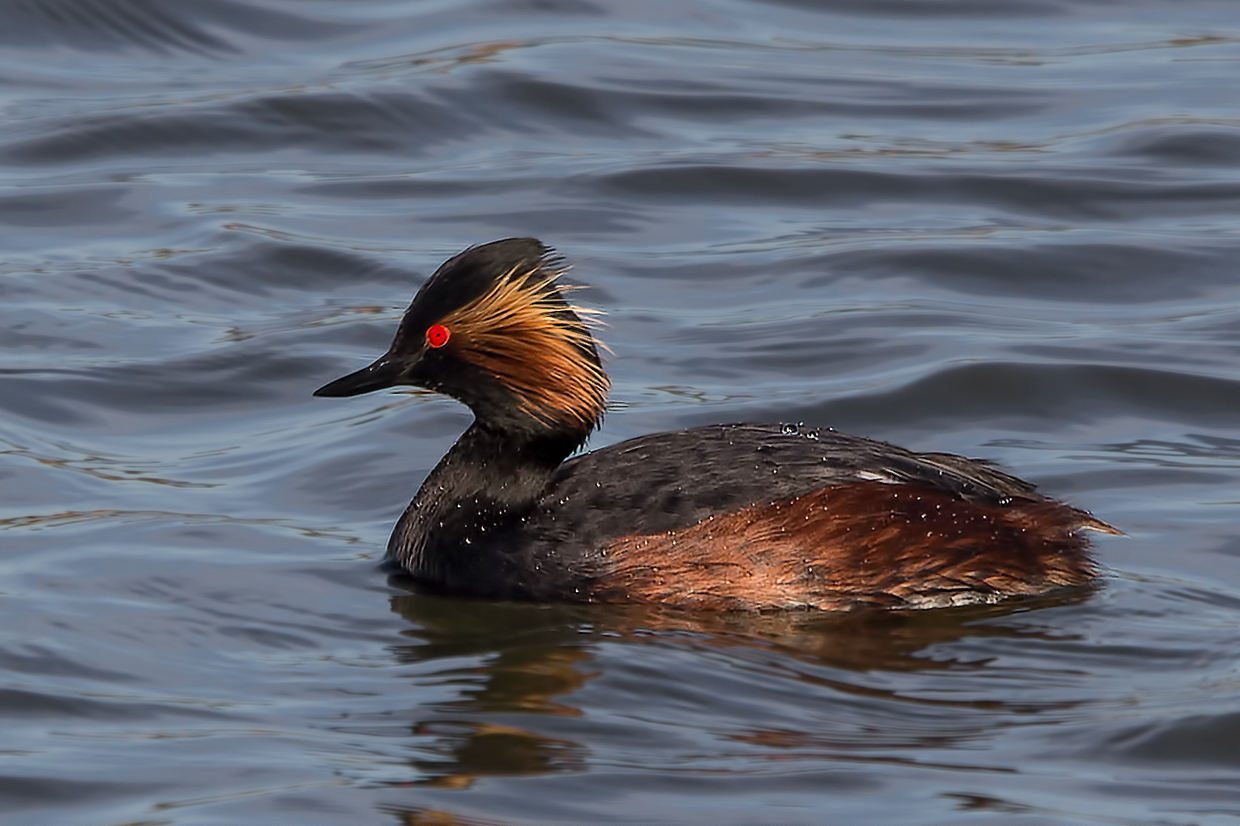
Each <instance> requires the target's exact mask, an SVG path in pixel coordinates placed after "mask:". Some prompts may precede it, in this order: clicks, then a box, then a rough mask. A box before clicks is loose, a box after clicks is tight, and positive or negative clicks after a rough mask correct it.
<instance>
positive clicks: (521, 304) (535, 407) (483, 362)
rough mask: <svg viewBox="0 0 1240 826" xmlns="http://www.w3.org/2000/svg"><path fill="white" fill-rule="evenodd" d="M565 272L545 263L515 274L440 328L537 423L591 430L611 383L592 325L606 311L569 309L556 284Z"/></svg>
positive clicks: (466, 358) (498, 281)
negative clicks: (445, 329)
mask: <svg viewBox="0 0 1240 826" xmlns="http://www.w3.org/2000/svg"><path fill="white" fill-rule="evenodd" d="M566 271H567V267H560V268H556V267H554V266H552V265H549V263H548V262H540V263H538V264H536V265H534V266H533V267H524V268H523V267H520V266H517V267H513V268H512V269H511V270H509V271H508V272H506V273H504V275H502V276H501V277H500V278H498V279H496V281H495V283H494V284H493V285H492V286H491V288H490V289H488V290H487V291H486V292H485V293H483V294H482V295H481V296H479V297H478V298H476V299H474V300H473V301H470V302H469V303H468V304H465V305H464V306H462V307H460V308H458V309H456V310H453V311H452V312H451V313H449V314H448V315H447V316H445V317H444V318H442V319H440V322H439V323H440V324H442V325H443V326H445V327H447V328H448V329H449V330H451V331H452V338H451V348H450V349H452V351H453V352H454V353H455V354H456V355H457V356H458V357H459V358H461V359H462V360H464V361H467V362H469V363H470V364H473V365H475V366H476V367H479V368H481V369H483V370H485V371H487V372H488V373H490V374H491V375H493V376H495V377H496V378H497V379H499V380H500V381H501V382H502V383H503V384H504V385H505V386H506V387H507V388H508V389H509V390H511V391H512V392H513V393H514V394H515V395H516V397H517V399H518V400H519V402H520V404H521V408H522V410H524V411H525V412H526V413H528V414H529V415H531V416H533V417H534V418H536V419H539V420H540V421H542V422H544V423H547V424H551V423H555V422H559V423H564V424H570V425H573V426H575V427H579V428H582V429H585V430H589V429H591V428H593V427H594V425H595V424H597V423H598V420H599V418H600V417H601V416H602V414H603V405H604V403H605V401H606V399H607V390H608V388H609V387H610V382H609V381H608V379H607V374H606V373H604V372H603V368H602V367H601V366H599V364H598V356H597V353H596V351H595V347H594V345H595V342H594V338H593V336H591V335H590V329H589V327H588V326H587V322H586V321H584V320H583V317H584V318H585V319H587V320H591V321H593V320H594V319H595V318H596V317H597V316H599V315H601V314H602V313H601V311H599V310H594V309H590V308H586V307H577V306H574V305H570V304H568V303H567V302H565V300H564V298H563V295H562V294H561V291H569V290H572V289H574V288H572V287H563V288H562V287H560V286H559V285H557V284H556V283H555V282H556V280H557V279H558V278H559V277H560V276H561V275H563V274H564V273H565V272H566Z"/></svg>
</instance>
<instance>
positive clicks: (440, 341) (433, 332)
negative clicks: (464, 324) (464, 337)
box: [426, 324, 452, 348]
mask: <svg viewBox="0 0 1240 826" xmlns="http://www.w3.org/2000/svg"><path fill="white" fill-rule="evenodd" d="M451 335H452V333H450V332H448V328H447V327H445V326H443V325H442V324H432V325H431V326H430V327H428V328H427V329H426V343H427V344H429V345H430V346H432V347H435V348H439V347H442V346H444V345H445V344H447V343H448V338H449V336H451Z"/></svg>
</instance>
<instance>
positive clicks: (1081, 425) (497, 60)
mask: <svg viewBox="0 0 1240 826" xmlns="http://www.w3.org/2000/svg"><path fill="white" fill-rule="evenodd" d="M1238 11H1240V10H1238V9H1237V6H1236V4H1235V3H1234V2H1217V3H1216V2H1197V1H1196V0H1161V1H1158V0H1149V1H1148V2H1136V1H1135V0H1134V2H1128V3H1110V2H1101V1H1099V2H1087V1H1086V0H992V2H973V0H941V1H939V2H931V1H930V0H867V2H857V1H856V0H837V2H821V3H814V2H809V1H808V0H804V1H803V2H802V1H799V0H787V2H754V1H752V0H718V2H691V1H690V0H665V2H645V0H635V1H634V2H623V3H605V2H601V0H598V2H592V1H587V0H548V2H536V1H535V0H525V1H524V2H503V1H501V0H495V1H494V2H458V1H454V2H442V0H441V1H440V2H413V0H386V1H385V0H350V2H324V1H322V0H320V1H319V2H307V1H306V0H179V1H174V0H162V1H161V2H157V1H156V0H127V1H126V0H26V2H21V1H20V0H14V2H9V3H5V4H3V5H2V6H0V107H2V112H3V118H0V236H2V237H0V720H2V724H3V735H0V820H3V821H4V822H5V823H14V824H22V825H23V826H44V824H47V825H48V826H53V825H54V826H78V824H82V826H86V825H87V824H89V825H90V826H120V825H121V824H143V826H153V825H154V824H177V825H178V826H182V825H183V824H230V825H232V824H290V826H291V825H292V824H296V825H297V826H304V825H305V824H311V825H312V826H313V825H314V824H351V825H353V824H423V825H424V826H431V824H434V826H448V825H449V824H456V825H457V826H517V825H518V824H521V825H525V824H528V825H529V826H535V824H537V825H538V826H543V825H544V824H585V823H600V824H612V823H614V824H709V826H732V825H733V824H735V825H736V826H753V825H754V824H792V825H793V826H800V824H826V823H831V824H866V826H872V825H874V824H878V825H880V826H881V825H882V824H901V826H907V824H1000V825H1001V826H1035V824H1036V825H1038V826H1040V825H1041V824H1078V823H1084V824H1104V825H1111V824H1151V825H1153V824H1158V825H1159V826H1165V824H1208V825H1210V826H1212V825H1213V824H1230V823H1236V822H1237V821H1240V668H1238V665H1237V664H1238V663H1240V537H1238V535H1237V529H1236V528H1237V525H1238V524H1240V485H1238V484H1237V483H1238V482H1240V422H1238V419H1237V413H1238V412H1240V265H1238V263H1237V262H1238V260H1240V259H1238V253H1240V232H1238V230H1237V226H1238V224H1237V219H1238V218H1240V14H1238ZM511 235H534V236H537V237H539V238H541V239H543V240H544V241H546V242H547V243H550V244H553V245H554V246H556V247H557V248H558V249H560V250H561V251H562V252H563V253H564V254H565V255H566V256H567V257H568V258H569V259H570V260H571V261H573V262H574V263H575V268H574V270H573V277H574V278H575V279H576V280H577V281H579V282H581V283H586V284H589V285H590V286H591V289H590V290H589V291H588V292H585V293H582V294H581V300H582V301H583V302H585V303H588V304H591V305H593V306H596V307H599V308H601V309H603V310H605V311H606V312H607V314H608V315H607V320H608V322H607V324H608V326H607V327H606V328H605V329H604V330H603V331H602V335H603V337H604V338H605V339H606V341H607V343H608V344H609V346H610V347H611V349H612V351H613V355H612V356H610V358H609V360H608V367H609V369H610V370H611V372H612V374H613V377H614V379H615V389H614V392H613V405H612V409H611V411H610V413H609V415H608V417H607V420H606V423H605V425H604V427H603V428H602V430H601V431H600V432H599V433H598V434H597V435H596V436H595V438H594V441H593V444H594V445H596V446H597V445H602V444H608V443H611V442H615V441H618V440H621V439H624V438H628V437H631V436H636V435H639V434H642V433H647V432H651V431H656V430H664V429H672V428H679V427H684V426H688V425H693V424H701V423H707V422H718V421H738V420H767V421H794V422H795V421H804V422H807V423H813V424H816V425H830V426H834V427H837V428H839V429H842V430H848V431H851V432H856V433H860V434H863V435H867V436H872V437H877V438H881V439H886V440H890V441H895V442H898V443H901V444H904V445H907V446H909V447H913V448H917V449H924V450H946V451H955V452H960V453H965V454H968V455H973V456H980V457H985V458H990V459H995V460H998V461H1001V462H1003V463H1005V464H1006V465H1008V466H1009V467H1010V468H1012V469H1014V470H1015V471H1017V472H1018V473H1020V474H1021V475H1023V476H1026V477H1028V478H1030V479H1032V480H1034V481H1036V482H1038V483H1039V484H1041V485H1042V486H1043V487H1044V489H1045V490H1047V491H1048V492H1050V493H1052V494H1054V495H1056V496H1060V497H1064V498H1067V499H1070V500H1071V501H1072V502H1074V503H1075V504H1078V505H1080V506H1082V507H1086V508H1089V509H1091V510H1093V511H1094V512H1095V513H1096V514H1097V515H1099V516H1100V517H1102V518H1104V519H1106V520H1107V521H1109V522H1112V523H1114V524H1115V525H1117V526H1120V527H1121V528H1123V529H1124V530H1125V531H1127V532H1128V534H1129V535H1128V537H1127V538H1115V539H1112V538H1109V537H1107V538H1104V540H1103V541H1101V542H1100V543H1099V546H1098V556H1099V559H1100V561H1101V562H1102V564H1103V566H1104V569H1105V576H1104V579H1103V581H1102V584H1101V586H1100V587H1099V588H1098V589H1096V590H1094V591H1093V592H1090V593H1081V594H1076V595H1073V597H1072V598H1070V599H1057V600H1048V601H1044V602H1041V603H1033V604H1024V605H1021V606H1017V607H1011V608H1002V609H986V610H958V611H938V612H926V613H923V614H919V615H915V616H899V615H891V616H881V615H880V616H873V615H870V616H861V615H857V616H843V617H834V616H820V617H814V616H806V615H795V616H762V617H744V616H710V615H678V614H667V613H661V612H658V611H652V610H636V609H619V608H590V607H584V608H583V607H565V606H546V605H511V604H489V603H485V602H471V601H465V600H448V599H441V598H432V597H426V596H418V595H412V594H409V593H407V592H405V591H402V590H400V589H399V588H397V587H394V586H393V585H391V584H389V583H388V581H387V580H386V578H385V576H384V575H383V574H382V573H381V572H379V571H378V570H376V567H375V563H376V562H377V560H379V559H380V557H381V555H382V549H383V545H384V542H385V541H386V538H387V533H388V531H389V529H390V526H391V524H392V522H393V521H394V519H395V518H396V516H397V515H398V514H399V512H400V511H401V509H402V508H403V507H404V505H405V503H406V502H407V500H408V499H409V497H410V495H411V494H412V492H413V491H414V490H415V488H416V486H417V485H418V483H419V482H420V480H421V478H422V476H423V474H425V473H426V471H427V470H428V469H429V468H430V467H432V466H433V464H434V463H435V462H436V461H437V459H438V457H439V456H440V455H441V454H442V452H443V451H444V450H445V449H446V447H447V446H448V445H449V444H450V443H451V442H452V440H453V439H454V438H455V436H456V434H457V433H459V431H460V430H461V429H463V428H464V427H465V426H466V424H467V423H468V421H469V417H468V414H467V413H466V412H465V411H464V410H463V409H461V408H460V407H459V406H457V405H456V404H454V403H452V402H450V401H447V400H443V399H436V398H426V397H419V396H413V395H408V394H392V393H388V394H377V395H374V396H368V397H362V398H357V399H349V400H323V399H313V398H311V396H310V393H311V392H312V391H313V390H314V389H315V388H316V387H318V386H320V385H321V384H323V383H325V382H326V381H328V380H330V379H333V378H336V377H337V376H340V375H342V374H343V373H345V372H346V371H349V370H352V369H355V368H356V367H358V366H360V365H362V364H364V363H366V361H367V360H369V359H370V358H373V357H374V356H375V355H377V354H378V353H380V352H381V351H382V350H383V349H384V348H385V347H386V346H387V343H388V340H389V338H390V335H391V333H392V330H393V328H394V324H395V321H396V319H397V318H398V317H399V313H400V309H401V308H402V307H403V306H404V305H405V304H406V303H407V301H408V299H409V297H410V295H411V294H412V292H413V291H414V289H416V287H417V286H418V285H419V284H420V283H421V281H422V279H424V278H425V277H426V275H427V274H429V272H431V271H432V270H433V268H434V267H435V266H436V265H437V264H438V263H439V262H440V261H441V260H442V259H443V258H444V257H446V256H447V255H449V254H452V253H454V252H456V251H458V250H460V249H462V248H464V247H466V246H468V245H470V244H474V243H479V242H483V241H489V240H492V239H495V238H501V237H505V236H511Z"/></svg>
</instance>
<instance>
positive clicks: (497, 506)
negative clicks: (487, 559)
mask: <svg viewBox="0 0 1240 826" xmlns="http://www.w3.org/2000/svg"><path fill="white" fill-rule="evenodd" d="M584 439H585V434H581V433H577V432H571V433H570V432H565V431H560V430H551V429H547V430H543V431H541V432H539V433H531V432H528V431H527V432H518V433H514V432H513V431H510V430H502V431H501V430H496V429H493V428H490V427H487V426H485V425H482V424H479V423H478V422H477V421H475V422H474V423H473V424H472V425H470V427H469V429H468V430H466V431H465V432H464V433H463V434H461V438H459V439H458V440H457V442H456V444H454V445H453V446H452V449H451V450H449V451H448V453H447V455H445V456H444V457H443V459H441V460H440V461H439V464H438V465H436V466H435V469H434V470H432V471H431V473H430V475H429V476H427V477H426V481H425V482H423V483H422V487H421V488H420V489H419V490H418V493H417V496H415V497H414V499H413V501H412V502H411V503H410V504H409V508H408V510H406V511H405V514H404V516H403V517H401V520H400V523H399V524H398V525H397V527H396V531H395V532H394V533H393V534H392V540H391V542H390V543H389V545H388V555H389V556H390V557H394V558H395V559H396V560H397V561H399V562H400V563H401V564H402V565H403V566H404V567H405V568H406V569H408V570H410V571H412V572H414V573H415V574H418V573H419V572H424V573H425V574H426V575H427V577H428V578H432V579H434V578H437V577H438V576H439V575H440V571H441V569H442V568H443V566H445V565H456V564H458V563H459V562H461V561H463V560H458V559H456V557H459V556H460V555H462V554H468V553H469V550H468V547H462V546H467V545H468V540H470V538H471V536H472V535H473V534H475V533H478V532H482V533H485V532H486V531H487V530H489V529H491V528H493V527H496V526H499V525H501V524H502V523H503V522H504V521H505V520H506V519H510V518H512V517H513V516H514V515H519V514H520V513H522V512H523V511H524V510H525V509H527V508H529V507H530V506H531V505H533V504H534V503H535V502H536V501H537V500H538V497H539V496H540V495H541V494H542V493H543V491H544V490H545V489H546V487H547V484H548V482H549V481H550V479H551V475H552V473H554V471H555V469H556V468H557V467H559V465H560V463H562V462H563V461H564V459H565V458H567V457H568V455H569V454H570V453H572V452H573V451H574V450H576V449H577V448H578V447H579V446H580V445H581V443H582V442H583V441H584Z"/></svg>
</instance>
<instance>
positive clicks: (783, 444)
mask: <svg viewBox="0 0 1240 826" xmlns="http://www.w3.org/2000/svg"><path fill="white" fill-rule="evenodd" d="M564 271H565V266H564V262H563V259H561V258H560V257H559V256H558V255H557V254H556V253H555V252H554V251H553V250H551V249H550V248H548V247H546V246H544V245H543V244H542V243H540V242H539V241H537V240H535V239H533V238H509V239H505V240H502V241H494V242H492V243H489V244H482V245H479V246H475V247H471V248H469V249H467V250H465V251H464V252H461V253H460V254H458V255H455V256H453V257H452V258H450V259H448V260H447V261H446V262H444V263H443V265H442V266H440V267H439V269H438V270H436V271H435V273H434V274H433V275H432V276H431V277H430V279H428V280H427V281H426V283H424V284H423V285H422V287H421V289H420V290H418V292H417V294H416V295H415V296H414V299H413V302H412V303H411V304H410V305H409V308H408V310H406V312H405V314H404V317H403V319H402V320H401V322H400V326H399V327H398V328H397V330H396V336H395V338H394V340H393V342H392V346H391V347H390V348H389V349H388V351H387V352H386V353H385V354H383V355H382V356H380V357H379V359H378V360H376V361H375V362H374V363H373V364H371V365H370V366H368V367H365V368H363V369H361V370H359V371H357V372H355V373H351V374H349V375H347V376H345V377H343V378H340V379H337V380H336V381H333V382H331V383H329V384H327V385H325V386H324V387H321V388H319V389H318V390H317V391H315V395H316V396H353V395H357V394H360V393H368V392H371V391H374V390H380V389H384V388H390V387H394V386H401V385H409V386H414V387H419V388H424V389H426V390H430V391H434V392H437V393H442V394H445V395H447V396H450V397H452V398H454V399H457V400H459V401H461V402H463V403H464V404H465V405H467V406H468V407H469V408H470V410H471V411H472V412H473V414H474V421H473V423H472V424H471V425H470V426H469V428H468V429H467V430H466V431H465V432H464V433H463V434H462V435H461V437H460V439H459V440H458V441H457V442H456V444H454V445H453V446H452V448H451V449H450V450H449V451H448V453H447V454H446V455H445V456H444V457H443V459H442V460H441V461H440V462H439V464H438V465H437V466H436V467H435V469H434V470H432V471H431V473H430V475H429V476H428V477H427V478H426V480H425V481H424V482H423V483H422V486H421V488H420V489H419V490H418V492H417V495H416V496H415V497H414V499H413V501H412V502H411V503H410V504H409V506H408V508H407V509H406V510H405V512H404V514H403V515H402V516H401V517H400V520H399V521H398V522H397V524H396V527H395V530H394V531H393V533H392V537H391V540H390V542H389V544H388V557H389V559H390V560H392V561H393V562H395V563H397V564H399V565H400V566H401V567H402V568H403V569H404V570H406V571H407V572H408V573H409V574H410V575H412V576H413V578H414V579H415V580H417V581H418V582H419V583H420V584H421V585H422V586H424V587H426V588H429V589H431V590H434V591H438V592H442V593H448V594H457V595H470V596H477V597H488V598H499V599H518V600H542V601H555V600H561V601H562V600H571V601H581V602H647V603H659V604H663V605H669V606H678V607H682V608H694V609H698V608H700V609H715V610H750V611H755V610H757V611H765V610H782V609H819V610H842V609H850V608H857V607H862V606H875V607H882V608H895V609H900V608H936V607H944V606H953V605H967V604H972V603H991V602H997V601H999V600H1002V599H1005V598H1008V597H1014V596H1019V595H1032V594H1042V593H1046V592H1049V591H1053V590H1055V589H1060V588H1066V587H1070V586H1075V585H1081V584H1083V583H1086V582H1088V581H1090V580H1091V579H1092V578H1094V577H1095V576H1096V573H1097V571H1096V567H1095V565H1094V563H1093V561H1092V560H1091V558H1090V556H1089V553H1088V541H1087V539H1086V537H1085V536H1084V532H1085V531H1098V532H1102V533H1110V534H1118V533H1119V531H1117V530H1116V529H1114V528H1112V527H1111V526H1110V525H1107V524H1106V523H1104V522H1101V521H1099V520H1098V519H1095V518H1094V517H1093V516H1091V515H1090V514H1088V513H1086V512H1085V511H1082V510H1078V509H1076V508H1073V507H1070V506H1068V505H1066V504H1063V503H1061V502H1057V501H1055V500H1053V499H1050V498H1048V497H1046V496H1044V495H1042V494H1041V493H1039V492H1038V491H1037V490H1036V488H1035V487H1034V486H1033V485H1032V484H1030V483H1028V482H1026V481H1023V480H1021V479H1018V478H1016V477H1015V476H1012V475H1009V474H1008V473H1006V472H1004V471H1002V470H1000V469H998V468H997V467H995V466H994V465H992V464H990V463H987V462H984V461H978V460H974V459H966V458H964V457H962V456H956V455H952V454H947V453H915V452H913V451H910V450H906V449H904V448H901V447H896V446H895V445H891V444H887V443H885V442H880V441H875V440H872V439H866V438H862V437H859V436H849V435H845V434H843V433H837V432H836V431H834V430H832V429H829V428H816V427H804V426H799V425H798V426H793V425H779V424H721V425H708V426H705V427H694V428H690V429H688V430H679V431H674V432H667V433H656V434H653V435H648V436H641V437H638V438H635V439H630V440H628V441H625V442H620V443H619V444H615V445H611V446H608V447H604V448H601V449H598V450H594V451H592V452H589V453H584V454H582V455H577V456H573V454H574V453H575V452H577V451H578V450H579V449H580V448H581V447H582V446H583V445H584V443H585V441H586V439H587V437H588V436H589V435H590V434H591V432H592V431H593V430H594V429H595V428H596V427H597V426H598V425H599V423H600V422H601V419H602V416H603V413H604V407H605V404H606V398H607V391H608V389H609V380H608V378H607V374H606V373H605V372H604V370H603V367H602V364H601V363H600V360H599V354H598V347H597V346H596V342H595V340H594V337H593V335H592V333H591V329H590V326H589V325H588V324H587V323H586V321H584V320H583V316H585V317H586V318H588V317H589V311H587V310H584V309H583V308H581V307H577V306H574V305H571V304H570V303H569V302H568V301H567V300H566V298H565V295H564V293H565V288H563V287H562V286H561V285H560V283H559V280H560V277H561V275H562V274H563V273H564ZM570 457H572V458H570Z"/></svg>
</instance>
